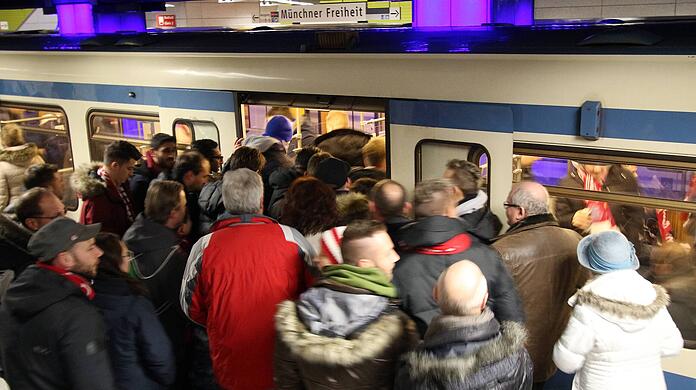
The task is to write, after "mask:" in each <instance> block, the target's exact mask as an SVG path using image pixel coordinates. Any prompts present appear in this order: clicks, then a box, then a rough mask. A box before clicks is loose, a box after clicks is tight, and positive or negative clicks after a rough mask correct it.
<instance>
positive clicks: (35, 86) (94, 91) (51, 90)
mask: <svg viewBox="0 0 696 390" xmlns="http://www.w3.org/2000/svg"><path fill="white" fill-rule="evenodd" d="M131 92H132V93H134V96H130V95H129V94H130V93H131ZM0 94H2V95H15V96H28V97H37V98H52V99H66V100H86V101H95V102H107V103H125V104H140V105H149V106H158V107H168V108H183V109H189V110H208V111H223V112H234V111H235V108H236V104H235V99H234V93H232V92H228V91H211V90H203V89H184V88H160V87H137V86H123V85H105V84H82V83H58V82H56V83H54V82H47V81H18V80H0Z"/></svg>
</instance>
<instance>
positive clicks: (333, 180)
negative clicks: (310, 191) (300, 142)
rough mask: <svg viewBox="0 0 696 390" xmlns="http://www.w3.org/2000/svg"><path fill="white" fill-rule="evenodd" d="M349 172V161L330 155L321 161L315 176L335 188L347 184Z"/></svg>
mask: <svg viewBox="0 0 696 390" xmlns="http://www.w3.org/2000/svg"><path fill="white" fill-rule="evenodd" d="M349 172H350V165H348V163H347V162H345V161H343V160H340V159H337V158H336V157H329V158H327V159H326V160H323V161H322V162H320V163H319V166H318V167H317V170H316V172H315V174H314V176H315V177H316V178H317V179H319V180H321V181H323V182H324V183H326V184H328V185H330V186H332V187H333V188H339V187H341V186H343V185H344V184H346V180H348V173H349Z"/></svg>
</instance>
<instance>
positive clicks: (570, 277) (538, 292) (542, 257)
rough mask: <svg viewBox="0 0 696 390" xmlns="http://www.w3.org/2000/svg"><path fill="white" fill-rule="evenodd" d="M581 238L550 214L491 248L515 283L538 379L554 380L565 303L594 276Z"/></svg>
mask: <svg viewBox="0 0 696 390" xmlns="http://www.w3.org/2000/svg"><path fill="white" fill-rule="evenodd" d="M579 242H580V235H579V234H578V233H576V232H574V231H572V230H570V229H564V228H561V227H559V226H558V222H556V220H555V219H554V218H553V216H552V215H551V214H541V215H534V216H531V217H527V218H526V219H524V220H522V221H520V222H519V223H517V224H516V225H513V226H511V227H510V229H509V230H508V231H507V233H505V234H503V235H502V236H499V237H498V238H496V239H495V241H494V242H493V244H492V247H493V249H495V250H497V251H498V253H500V256H501V257H502V259H503V263H504V264H505V266H506V267H507V269H508V271H510V274H511V275H512V279H513V280H514V281H515V285H516V286H517V291H518V292H519V293H520V297H521V298H522V303H523V304H524V311H525V314H526V315H527V328H528V329H529V340H528V341H527V350H528V351H529V354H530V355H531V357H532V361H533V362H534V381H535V382H544V381H546V380H548V379H549V378H551V376H553V374H554V372H555V371H556V366H554V365H553V359H552V354H553V345H554V344H555V343H556V341H558V338H559V337H561V333H563V329H565V327H566V324H567V323H568V318H569V317H570V307H569V306H568V305H567V304H566V302H567V301H568V298H570V297H571V296H572V295H573V294H575V291H577V289H578V288H580V287H582V286H583V285H585V282H586V281H587V278H588V276H589V272H588V271H587V270H586V269H585V268H583V267H581V266H580V263H578V255H577V248H578V243H579Z"/></svg>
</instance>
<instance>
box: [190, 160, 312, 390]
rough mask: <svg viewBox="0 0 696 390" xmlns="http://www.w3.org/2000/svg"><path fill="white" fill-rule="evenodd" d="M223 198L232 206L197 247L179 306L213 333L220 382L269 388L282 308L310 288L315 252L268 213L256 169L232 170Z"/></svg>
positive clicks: (212, 350) (259, 389)
mask: <svg viewBox="0 0 696 390" xmlns="http://www.w3.org/2000/svg"><path fill="white" fill-rule="evenodd" d="M222 199H223V203H224V205H225V209H226V210H227V211H226V212H225V213H224V214H223V215H222V216H220V218H219V219H218V220H217V222H216V223H215V224H214V225H213V227H212V229H211V232H212V233H210V234H208V235H206V236H204V237H202V238H201V239H200V240H198V242H197V243H196V244H195V245H194V246H193V249H192V250H191V255H190V256H189V259H188V262H187V264H186V270H185V272H184V278H183V281H182V285H181V297H180V298H181V306H182V309H183V310H184V313H186V315H187V316H188V317H189V318H190V319H191V320H193V321H194V322H196V323H198V324H200V325H202V326H205V327H206V329H207V331H208V337H209V345H210V355H211V358H212V361H213V371H214V372H215V377H216V379H217V381H218V383H219V384H220V386H222V387H223V388H224V389H235V390H246V389H248V390H262V389H270V388H273V348H274V339H275V330H274V320H273V317H274V314H275V311H276V306H277V305H278V304H279V303H280V302H283V301H285V300H295V299H297V297H298V296H299V294H300V293H301V292H302V291H303V290H304V289H305V286H304V283H303V280H304V279H303V277H304V272H305V267H306V266H307V265H308V264H310V263H311V257H312V256H313V253H312V252H313V251H312V249H311V246H310V245H309V243H308V242H307V241H306V240H305V238H304V237H303V236H302V235H301V234H300V233H299V232H297V231H296V230H295V229H293V228H291V227H288V226H284V225H280V224H278V223H277V222H276V221H275V220H273V219H270V218H268V217H265V216H263V215H262V213H263V206H262V205H263V182H262V181H261V176H259V175H258V174H257V173H256V172H253V171H251V170H249V169H246V168H241V169H237V170H234V171H230V172H227V173H226V174H225V176H224V178H223V182H222Z"/></svg>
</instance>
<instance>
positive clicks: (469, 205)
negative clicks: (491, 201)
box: [456, 190, 488, 216]
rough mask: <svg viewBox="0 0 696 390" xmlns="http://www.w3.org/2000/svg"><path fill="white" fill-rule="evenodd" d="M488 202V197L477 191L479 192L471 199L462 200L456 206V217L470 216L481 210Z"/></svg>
mask: <svg viewBox="0 0 696 390" xmlns="http://www.w3.org/2000/svg"><path fill="white" fill-rule="evenodd" d="M487 202H488V195H486V193H485V192H483V191H481V190H479V192H478V193H477V194H476V196H474V197H473V198H472V199H467V198H464V199H462V202H461V203H459V205H457V208H456V212H457V215H458V216H462V215H466V214H471V213H473V212H474V211H476V210H478V209H481V208H483V207H485V206H486V204H487Z"/></svg>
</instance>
